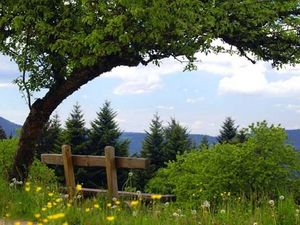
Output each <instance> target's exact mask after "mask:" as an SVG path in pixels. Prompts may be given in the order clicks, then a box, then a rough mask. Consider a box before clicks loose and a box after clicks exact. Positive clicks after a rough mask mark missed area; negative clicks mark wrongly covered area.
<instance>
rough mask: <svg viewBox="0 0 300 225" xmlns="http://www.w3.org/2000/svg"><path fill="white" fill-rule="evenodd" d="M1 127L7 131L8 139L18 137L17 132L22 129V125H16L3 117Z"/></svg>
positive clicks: (0, 122) (0, 118)
mask: <svg viewBox="0 0 300 225" xmlns="http://www.w3.org/2000/svg"><path fill="white" fill-rule="evenodd" d="M0 126H1V127H2V128H3V130H4V131H5V134H6V136H7V137H9V136H16V134H17V133H16V132H17V130H18V129H20V128H21V127H22V126H21V125H18V124H16V123H13V122H10V121H9V120H7V119H4V118H3V117H1V116H0Z"/></svg>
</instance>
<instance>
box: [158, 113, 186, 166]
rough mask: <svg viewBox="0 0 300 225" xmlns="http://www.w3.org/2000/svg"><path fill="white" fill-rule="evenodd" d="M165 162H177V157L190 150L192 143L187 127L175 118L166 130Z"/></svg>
mask: <svg viewBox="0 0 300 225" xmlns="http://www.w3.org/2000/svg"><path fill="white" fill-rule="evenodd" d="M164 136H165V145H164V162H168V161H169V160H176V155H181V154H183V153H184V152H185V151H188V150H190V148H191V145H192V141H191V139H190V137H189V133H188V131H187V128H186V127H182V126H181V125H180V124H179V123H178V122H177V121H176V120H175V119H174V118H172V119H171V122H169V124H168V126H167V127H166V128H165V129H164Z"/></svg>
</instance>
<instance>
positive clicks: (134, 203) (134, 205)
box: [130, 201, 139, 207]
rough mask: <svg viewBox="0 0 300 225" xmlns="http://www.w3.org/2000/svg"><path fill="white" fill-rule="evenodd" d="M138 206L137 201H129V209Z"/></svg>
mask: <svg viewBox="0 0 300 225" xmlns="http://www.w3.org/2000/svg"><path fill="white" fill-rule="evenodd" d="M138 204H139V201H131V202H130V206H131V207H136V206H137V205H138Z"/></svg>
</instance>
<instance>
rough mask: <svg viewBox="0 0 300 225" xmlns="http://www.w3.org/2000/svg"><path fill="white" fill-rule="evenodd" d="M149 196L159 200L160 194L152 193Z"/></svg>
mask: <svg viewBox="0 0 300 225" xmlns="http://www.w3.org/2000/svg"><path fill="white" fill-rule="evenodd" d="M151 198H152V199H153V200H156V199H157V200H159V199H161V195H157V194H154V195H151Z"/></svg>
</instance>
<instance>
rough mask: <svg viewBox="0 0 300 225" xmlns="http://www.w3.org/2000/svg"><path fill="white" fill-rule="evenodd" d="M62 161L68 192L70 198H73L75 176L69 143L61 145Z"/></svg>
mask: <svg viewBox="0 0 300 225" xmlns="http://www.w3.org/2000/svg"><path fill="white" fill-rule="evenodd" d="M62 161H63V165H64V171H65V179H66V186H67V190H68V194H69V197H70V198H73V197H74V195H75V176H74V167H73V161H72V153H71V146H70V145H63V146H62Z"/></svg>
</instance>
